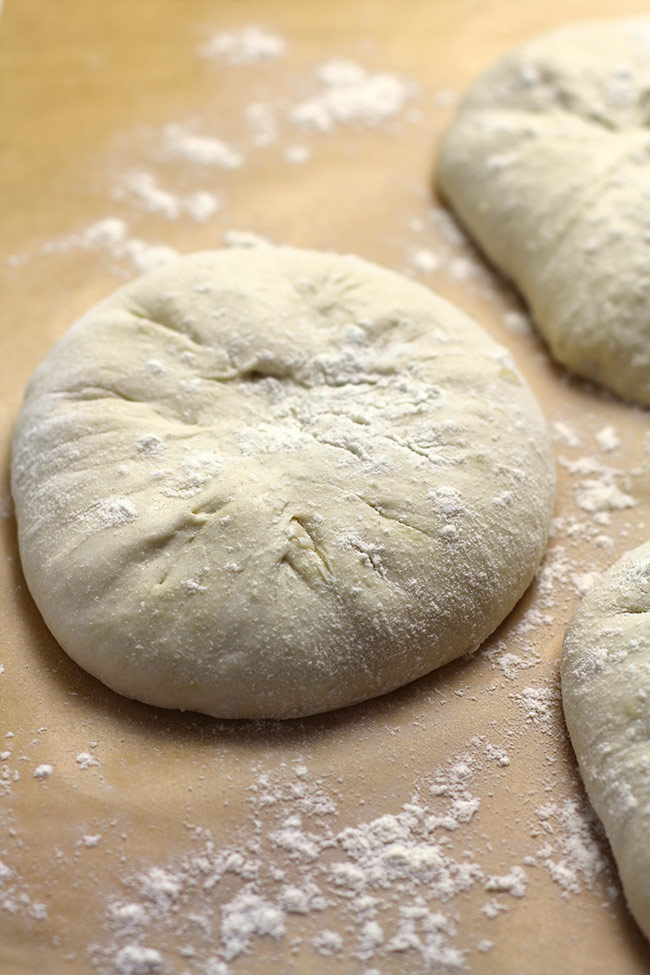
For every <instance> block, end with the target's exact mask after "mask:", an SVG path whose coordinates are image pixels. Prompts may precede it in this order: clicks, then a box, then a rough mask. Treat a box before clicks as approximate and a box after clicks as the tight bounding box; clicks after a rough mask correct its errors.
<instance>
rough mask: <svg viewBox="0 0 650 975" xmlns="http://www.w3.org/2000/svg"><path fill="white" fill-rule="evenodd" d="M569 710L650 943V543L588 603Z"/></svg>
mask: <svg viewBox="0 0 650 975" xmlns="http://www.w3.org/2000/svg"><path fill="white" fill-rule="evenodd" d="M561 666H562V702H563V705H564V714H565V717H566V723H567V727H568V729H569V734H570V735H571V741H572V742H573V747H574V750H575V753H576V756H577V759H578V762H579V764H580V771H581V773H582V777H583V779H584V782H585V786H586V788H587V792H588V794H589V797H590V799H591V801H592V803H593V806H594V809H595V810H596V812H597V813H598V815H599V816H600V818H601V820H602V822H603V824H604V826H605V830H606V832H607V836H608V837H609V841H610V843H611V846H612V850H613V853H614V857H615V859H616V862H617V864H618V868H619V871H620V874H621V880H622V882H623V888H624V890H625V895H626V897H627V901H628V904H629V906H630V909H631V911H632V913H633V914H634V916H635V918H636V920H637V921H638V923H639V926H640V927H641V929H642V930H643V931H644V932H645V934H646V936H647V937H649V938H650V542H646V544H645V545H641V546H640V547H639V548H636V549H634V550H633V551H631V552H628V553H627V554H626V555H624V556H623V558H622V559H620V560H619V561H618V562H617V563H616V564H615V565H614V566H612V568H611V569H610V570H609V571H608V572H606V573H605V575H604V576H603V578H602V579H601V580H600V582H599V583H598V584H597V585H596V586H594V588H593V589H592V590H591V591H590V592H589V593H588V594H587V595H586V596H585V598H584V600H583V601H582V604H581V606H580V608H579V609H578V611H577V613H576V614H575V616H574V617H573V619H572V620H571V622H570V624H569V626H568V628H567V632H566V636H565V638H564V645H563V647H562V658H561Z"/></svg>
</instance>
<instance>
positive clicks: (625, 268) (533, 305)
mask: <svg viewBox="0 0 650 975" xmlns="http://www.w3.org/2000/svg"><path fill="white" fill-rule="evenodd" d="M648 91H650V17H638V18H633V19H624V20H607V21H595V22H587V23H581V24H570V25H567V26H564V27H561V28H560V29H559V30H554V31H552V32H551V33H548V34H544V35H542V36H540V37H537V38H534V39H533V40H531V41H529V42H527V43H526V44H523V45H522V46H521V47H518V48H515V49H514V50H512V51H510V52H508V53H507V54H505V55H504V56H503V57H502V58H500V59H499V60H498V61H497V62H496V63H495V64H493V65H492V66H491V67H490V68H488V69H487V71H485V72H484V73H483V74H482V75H481V76H480V77H479V78H478V79H477V80H476V81H475V82H474V83H473V84H472V86H471V87H470V88H469V90H468V92H467V94H466V95H465V97H464V98H463V100H462V101H461V103H460V105H459V108H458V111H457V112H456V115H455V116H454V118H453V120H452V122H451V125H450V127H449V129H448V131H447V133H446V135H445V138H444V140H443V143H442V147H441V151H440V158H439V163H438V181H439V185H440V189H441V191H442V193H443V195H444V196H445V197H446V199H447V200H448V201H449V202H450V204H451V205H452V207H453V208H454V210H455V211H456V212H457V214H458V216H459V218H460V220H461V221H462V223H463V224H464V225H465V227H467V229H468V231H469V232H470V233H471V234H472V236H473V237H475V238H476V240H477V241H478V243H479V245H480V246H481V247H482V249H483V250H484V251H485V253H486V254H487V256H488V257H489V258H490V260H491V261H492V262H493V263H494V264H495V265H496V266H497V267H498V268H499V269H500V270H501V271H503V272H504V274H506V275H507V276H508V277H510V278H512V280H513V281H514V282H515V284H516V285H517V287H518V288H519V289H520V291H521V292H522V294H523V296H524V297H525V299H526V301H527V302H528V304H529V305H530V309H531V312H532V315H533V318H534V319H535V321H536V322H537V325H538V326H539V329H540V332H541V333H542V334H543V336H544V338H545V339H546V341H547V342H548V345H549V347H550V350H551V352H552V354H553V355H554V357H555V358H556V359H557V360H558V361H559V362H561V363H563V364H564V365H566V366H568V367H569V368H570V369H573V370H574V371H575V372H577V373H578V374H579V375H581V376H585V377H586V378H587V379H593V380H595V381H596V382H598V383H602V384H603V385H604V386H607V387H609V389H612V390H614V392H616V393H618V394H619V395H620V396H622V397H623V398H625V399H630V400H634V401H635V402H638V403H641V404H643V405H646V406H650V236H649V234H648V213H649V212H650V129H649V128H648V123H649V121H650V100H649V99H648Z"/></svg>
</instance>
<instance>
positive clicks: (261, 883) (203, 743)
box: [0, 0, 650, 975]
mask: <svg viewBox="0 0 650 975" xmlns="http://www.w3.org/2000/svg"><path fill="white" fill-rule="evenodd" d="M64 8H65V16H61V14H62V13H63V10H64ZM524 8H525V9H524ZM641 9H642V8H641V5H639V4H633V3H630V4H624V5H623V7H622V6H621V4H620V3H617V4H613V3H592V4H590V5H589V10H588V11H586V10H585V5H584V4H582V3H579V2H577V0H576V2H565V3H562V4H559V3H553V4H548V3H538V2H536V0H531V2H528V3H526V4H506V3H499V4H490V3H486V4H483V5H481V8H480V10H477V9H476V8H475V5H474V4H471V3H452V2H449V3H446V2H438V3H435V4H431V3H417V2H412V3H410V4H399V5H397V4H389V3H379V2H375V3H373V2H369V3H364V4H361V3H359V4H346V5H345V6H344V5H341V6H340V7H338V8H337V5H332V4H330V3H320V2H318V3H310V4H309V5H307V4H301V3H298V2H296V3H286V4H283V5H280V4H278V5H273V7H271V6H270V5H268V4H264V3H261V2H259V3H253V2H251V3H247V4H241V3H236V2H230V3H220V4H219V5H215V4H214V3H211V2H207V0H206V2H195V3H192V4H188V5H179V4H176V3H173V2H171V0H170V2H163V0H160V2H157V3H146V4H140V5H133V4H126V3H124V2H116V3H113V4H111V5H110V6H107V7H106V9H104V8H102V10H101V12H100V11H99V10H98V9H97V7H96V5H91V4H87V3H85V2H83V0H72V2H70V0H68V2H65V3H64V2H60V3H51V4H49V3H48V4H42V3H39V2H37V0H31V2H23V3H22V4H20V5H19V4H17V3H16V2H13V3H12V2H11V0H9V4H8V9H7V11H6V12H5V22H4V24H3V27H4V51H3V71H4V75H5V77H4V84H3V91H4V96H3V103H4V104H3V111H4V116H5V117H4V127H3V128H4V131H5V133H6V134H5V146H4V151H5V155H4V162H3V172H2V182H3V194H4V213H5V214H6V218H5V235H4V236H5V241H6V251H5V254H4V255H3V256H4V263H3V287H4V293H5V303H4V309H3V311H4V316H3V317H4V335H3V340H2V345H3V352H2V354H3V360H4V363H5V373H4V376H3V400H4V402H5V403H6V406H7V409H6V410H5V412H4V414H3V445H4V451H5V453H4V456H5V460H6V459H7V457H8V444H9V440H10V435H11V430H12V427H13V423H14V421H15V416H16V414H17V410H18V406H19V403H20V398H21V396H22V390H23V388H24V384H25V382H26V381H27V379H28V377H29V375H30V374H31V372H32V370H33V369H34V367H35V366H36V365H37V364H38V362H39V361H40V360H41V358H42V357H43V355H44V354H45V352H46V351H47V350H48V349H49V347H50V346H51V344H52V343H53V342H54V341H55V340H56V338H57V337H58V336H59V335H60V334H61V333H62V332H63V331H64V329H65V328H66V327H67V326H68V325H69V324H70V323H71V322H72V321H73V320H74V318H76V317H77V316H78V315H79V314H81V313H82V312H83V311H85V310H86V309H87V308H88V307H89V306H90V305H92V304H93V303H95V302H96V301H98V300H99V299H100V298H102V297H103V296H104V295H106V294H107V293H108V292H109V291H110V290H112V289H113V288H115V287H116V286H118V285H119V284H120V283H121V282H123V281H124V280H128V279H130V278H131V277H133V276H134V275H136V274H138V273H140V271H141V270H145V269H146V268H148V267H150V266H153V265H155V264H156V263H157V262H160V261H164V260H165V259H166V258H167V257H169V255H170V254H171V253H172V252H174V251H179V252H186V251H191V250H198V249H201V248H206V247H218V246H241V245H248V244H254V243H256V242H257V243H259V240H258V238H259V237H263V238H267V239H271V240H273V241H274V242H282V243H288V244H293V245H296V246H303V247H313V248H322V249H327V248H330V249H335V250H339V251H344V252H356V253H358V254H360V255H361V256H362V257H365V258H368V259H370V260H374V261H377V262H379V263H382V264H385V265H386V266H388V267H391V268H394V269H396V270H401V271H404V272H406V273H408V274H411V275H413V276H414V277H415V278H417V279H418V280H421V281H423V282H425V283H427V284H429V285H431V286H432V287H433V288H434V289H436V290H438V291H439V292H440V293H441V294H442V295H444V296H445V297H447V298H450V299H451V300H453V301H456V302H457V303H458V304H459V306H460V307H461V308H463V309H464V310H466V311H468V312H469V313H470V314H472V315H474V316H475V317H476V319H477V320H478V321H479V322H480V323H481V324H483V325H484V326H485V327H486V328H487V329H488V331H489V332H490V333H491V334H492V335H494V337H495V338H497V339H498V340H499V341H501V342H502V343H503V344H504V345H505V346H507V347H508V348H509V349H510V350H511V351H512V353H513V354H514V356H515V358H516V360H517V362H518V364H519V366H520V368H521V370H522V372H523V373H524V374H525V376H526V377H527V378H528V380H529V381H530V383H531V385H532V387H533V389H534V391H535V392H536V394H537V396H538V397H539V399H540V402H541V404H542V407H543V408H544V410H545V412H546V415H547V418H548V420H549V423H550V425H551V428H552V431H553V434H554V437H555V445H556V454H557V462H558V482H559V490H558V502H557V519H556V522H555V526H554V533H553V537H552V539H551V544H550V547H549V551H548V554H547V557H546V559H545V561H544V563H543V565H542V568H541V570H540V572H539V574H538V579H537V581H536V582H535V583H534V585H533V586H532V587H531V589H530V590H529V592H528V593H527V594H526V596H525V597H524V599H523V600H522V603H521V604H520V606H518V607H517V609H516V610H515V611H514V613H513V614H512V615H511V616H510V617H509V618H508V619H507V620H506V621H505V623H504V624H503V625H502V626H501V627H500V629H499V630H498V631H497V632H496V633H495V634H494V635H493V637H492V638H491V639H490V640H489V641H488V642H487V643H486V644H485V645H484V646H483V647H482V648H481V649H480V650H479V651H478V652H477V653H476V654H474V656H473V657H471V658H468V659H464V660H461V661H459V662H458V663H455V664H452V665H450V666H448V667H446V668H444V669H443V670H441V671H439V672H437V673H436V672H434V673H433V674H431V675H430V676H429V677H426V678H423V679H422V680H420V681H418V682H417V683H416V684H414V685H411V686H408V687H405V688H403V689H402V690H400V691H397V692H395V693H393V694H391V695H388V696H386V697H384V698H380V699H378V700H375V701H371V702H368V703H367V704H364V705H360V706H357V707H355V708H351V709H348V710H345V711H340V712H334V713H332V714H329V715H325V716H321V717H316V718H312V719H307V720H301V721H295V722H287V723H280V722H272V723H257V724H253V723H245V722H220V721H215V720H212V719H210V718H203V717H200V716H196V715H192V714H185V715H181V714H177V713H171V712H165V711H159V710H155V709H153V708H148V707H146V706H144V705H140V704H135V703H132V702H129V701H127V700H125V699H122V698H120V697H118V696H117V695H115V694H113V693H112V692H110V691H108V690H107V689H105V688H104V687H102V686H101V685H100V684H99V683H98V682H96V681H95V680H93V679H92V678H90V677H88V676H87V675H85V674H84V673H83V672H82V671H81V670H79V669H78V668H77V667H76V666H75V665H74V664H72V663H71V662H70V661H69V660H68V658H67V657H66V656H65V655H64V654H63V652H62V651H61V650H60V648H59V647H58V646H57V645H56V643H55V642H54V640H53V639H52V637H51V636H50V634H49V633H48V631H47V629H46V628H45V626H44V624H43V623H42V621H41V619H40V617H39V615H38V613H37V611H36V609H35V607H34V605H33V603H32V601H31V599H30V597H29V594H28V592H27V590H26V587H25V583H24V579H23V577H22V574H21V570H20V562H19V558H18V553H17V547H16V533H15V522H14V519H13V516H12V512H11V505H10V502H9V499H8V477H7V464H6V463H5V466H4V475H3V476H4V482H3V514H4V515H5V517H4V518H3V521H2V524H3V533H4V539H5V549H6V552H5V557H4V558H3V561H2V567H3V572H4V573H5V574H6V576H7V586H6V589H7V591H8V594H9V599H8V601H6V604H5V605H6V608H5V610H4V611H3V619H2V632H3V636H4V639H3V646H2V650H1V651H0V654H1V655H0V701H1V710H0V736H1V738H0V864H1V865H0V967H1V968H2V971H3V973H4V972H11V973H13V972H28V971H34V972H42V971H48V972H59V971H62V972H63V971H65V972H71V973H76V972H84V973H85V972H95V971H97V972H117V973H127V975H135V973H139V972H158V971H160V972H169V973H185V972H187V973H192V975H195V973H196V975H204V973H205V975H225V973H227V972H232V973H233V975H237V973H256V972H267V971H277V972H282V973H285V972H286V973H302V972H310V973H314V972H336V971H340V972H345V973H348V972H350V973H353V972H359V973H361V972H367V971H376V972H380V973H383V975H388V973H397V972H400V973H402V972H418V973H419V972H423V971H432V972H447V971H450V972H453V971H461V972H462V971H468V972H475V973H481V975H483V973H485V975H492V973H494V975H497V973H499V975H501V973H504V972H526V973H527V975H542V973H546V972H548V971H553V972H557V973H565V972H566V973H569V972H577V971H585V972H586V971H589V972H612V971H616V972H617V973H623V975H628V973H641V972H644V971H646V970H647V968H648V964H649V962H650V950H649V948H648V945H647V943H646V942H645V941H644V939H643V938H642V936H641V935H640V934H639V932H638V931H637V929H636V927H635V926H634V924H633V922H632V921H631V920H630V918H629V917H628V915H627V912H626V910H625V907H624V904H623V902H622V898H621V893H620V887H619V884H618V880H617V877H616V873H615V869H614V867H613V863H612V861H611V858H610V855H609V852H608V848H607V845H606V843H605V842H604V841H603V838H602V836H601V834H600V833H599V831H598V828H597V827H596V825H595V823H594V821H593V816H592V815H591V814H590V811H589V807H588V805H587V804H586V802H585V799H584V794H583V791H582V788H581V785H580V782H579V780H578V778H577V774H576V765H575V761H574V758H573V754H572V752H571V749H570V746H569V744H568V741H567V737H566V732H565V729H564V724H563V720H562V715H561V707H560V698H559V688H558V670H557V659H558V655H559V650H560V645H561V641H562V636H563V632H564V627H565V625H566V622H567V620H568V619H569V617H570V615H571V613H572V612H573V609H574V608H575V606H576V605H577V602H578V600H579V598H580V595H581V594H582V593H583V592H585V591H586V590H587V589H588V587H589V586H590V585H591V584H592V583H593V582H594V580H595V578H597V576H598V574H599V573H600V572H601V571H602V570H603V569H604V568H606V567H607V566H608V565H610V564H611V563H612V562H614V561H615V560H616V559H617V558H618V557H619V555H620V554H621V553H622V552H623V551H625V550H627V549H629V548H632V547H634V546H635V545H637V544H639V542H640V541H642V540H643V538H644V537H646V536H647V534H648V520H649V512H650V496H649V491H648V467H649V465H650V436H649V435H648V418H647V414H644V413H643V412H642V411H641V410H639V409H636V408H634V407H632V406H628V405H626V404H623V403H621V402H619V401H617V400H615V399H614V398H613V397H610V396H609V395H607V394H605V393H603V392H600V391H598V390H596V389H594V388H593V387H591V386H589V385H588V384H586V383H583V382H581V381H579V380H575V379H572V378H571V377H570V376H569V375H568V374H567V373H566V372H564V371H563V370H561V369H559V368H558V367H556V366H554V365H553V364H552V363H551V361H550V359H549V357H548V355H547V354H546V352H545V351H544V348H543V346H542V344H541V342H540V341H539V339H538V338H537V337H536V335H535V334H534V333H533V332H531V330H530V327H529V323H528V320H527V318H526V316H525V314H524V313H523V309H522V307H521V305H520V304H519V303H518V301H517V298H516V296H515V295H514V293H513V292H512V290H511V289H510V288H509V287H508V286H507V285H506V284H504V283H503V282H501V281H499V279H498V278H497V277H496V276H495V275H494V274H493V273H492V271H491V270H490V269H489V268H488V267H487V266H486V264H485V263H484V262H483V261H482V260H481V259H480V258H479V257H478V256H477V254H476V252H475V251H474V250H473V249H472V248H471V246H469V245H468V243H467V242H466V240H465V239H464V237H463V236H462V234H461V233H460V232H459V231H458V229H457V228H456V226H455V224H454V223H453V222H452V220H451V219H450V217H449V216H448V214H447V212H446V211H445V210H444V209H442V208H441V206H440V205H439V203H437V202H436V201H435V199H434V197H433V194H432V191H431V174H432V170H433V160H434V158H435V149H436V145H437V141H438V139H439V137H440V134H441V132H442V130H443V128H444V125H445V124H446V122H447V120H448V117H449V113H450V109H451V107H452V106H453V104H454V102H455V99H456V97H457V96H458V94H459V93H460V91H461V90H462V89H463V87H464V86H465V85H466V84H467V83H468V82H469V81H470V79H471V78H472V77H473V76H474V75H475V74H476V72H477V71H478V70H480V69H481V68H482V67H483V66H484V65H486V64H487V63H488V62H489V61H490V60H492V59H493V58H494V57H495V56H497V55H498V54H499V53H501V52H502V51H503V50H505V49H506V48H507V47H509V46H511V45H513V44H515V43H517V42H519V41H520V40H522V39H523V38H524V37H528V36H531V35H532V34H534V33H536V32H537V31H540V30H543V29H546V28H549V27H552V26H555V25H557V24H559V23H561V22H563V21H566V20H569V19H578V18H580V17H581V16H584V15H585V13H587V14H588V15H589V16H597V15H602V16H614V15H623V14H626V13H634V12H638V11H640V10H641ZM253 28H254V29H253ZM52 105H56V111H53V109H52Z"/></svg>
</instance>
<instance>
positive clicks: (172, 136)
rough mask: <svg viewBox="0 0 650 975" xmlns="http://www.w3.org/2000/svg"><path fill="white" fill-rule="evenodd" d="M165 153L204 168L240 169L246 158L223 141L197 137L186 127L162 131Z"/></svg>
mask: <svg viewBox="0 0 650 975" xmlns="http://www.w3.org/2000/svg"><path fill="white" fill-rule="evenodd" d="M162 143H163V152H164V153H165V154H166V155H168V156H172V157H173V156H176V157H178V158H180V159H185V160H187V161H188V162H193V163H199V164H200V165H202V166H220V167H221V168H222V169H239V168H240V167H241V166H243V164H244V157H243V155H242V154H241V152H239V151H238V150H237V149H233V148H232V146H229V145H228V144H227V143H226V142H224V141H223V140H222V139H217V138H216V137H215V136H207V135H197V134H196V133H195V132H194V131H193V130H192V128H190V127H189V126H186V125H178V124H172V123H170V124H169V125H166V126H165V127H164V128H163V131H162Z"/></svg>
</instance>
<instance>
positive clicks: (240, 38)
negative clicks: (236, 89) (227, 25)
mask: <svg viewBox="0 0 650 975" xmlns="http://www.w3.org/2000/svg"><path fill="white" fill-rule="evenodd" d="M286 47H287V45H286V42H285V40H284V39H283V38H282V37H280V36H279V35H278V34H274V33H272V32H271V31H267V30H264V29H263V28H261V27H255V26H251V27H242V28H240V29H239V30H232V31H220V32H219V33H217V34H214V35H213V36H212V37H211V38H210V40H209V41H207V43H205V44H202V45H201V46H200V47H199V49H198V51H197V53H198V55H199V57H202V58H208V59H213V60H222V61H227V62H228V63H229V64H233V65H246V64H257V63H259V62H260V61H270V60H274V59H275V58H279V57H282V55H283V54H284V52H285V50H286Z"/></svg>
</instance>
